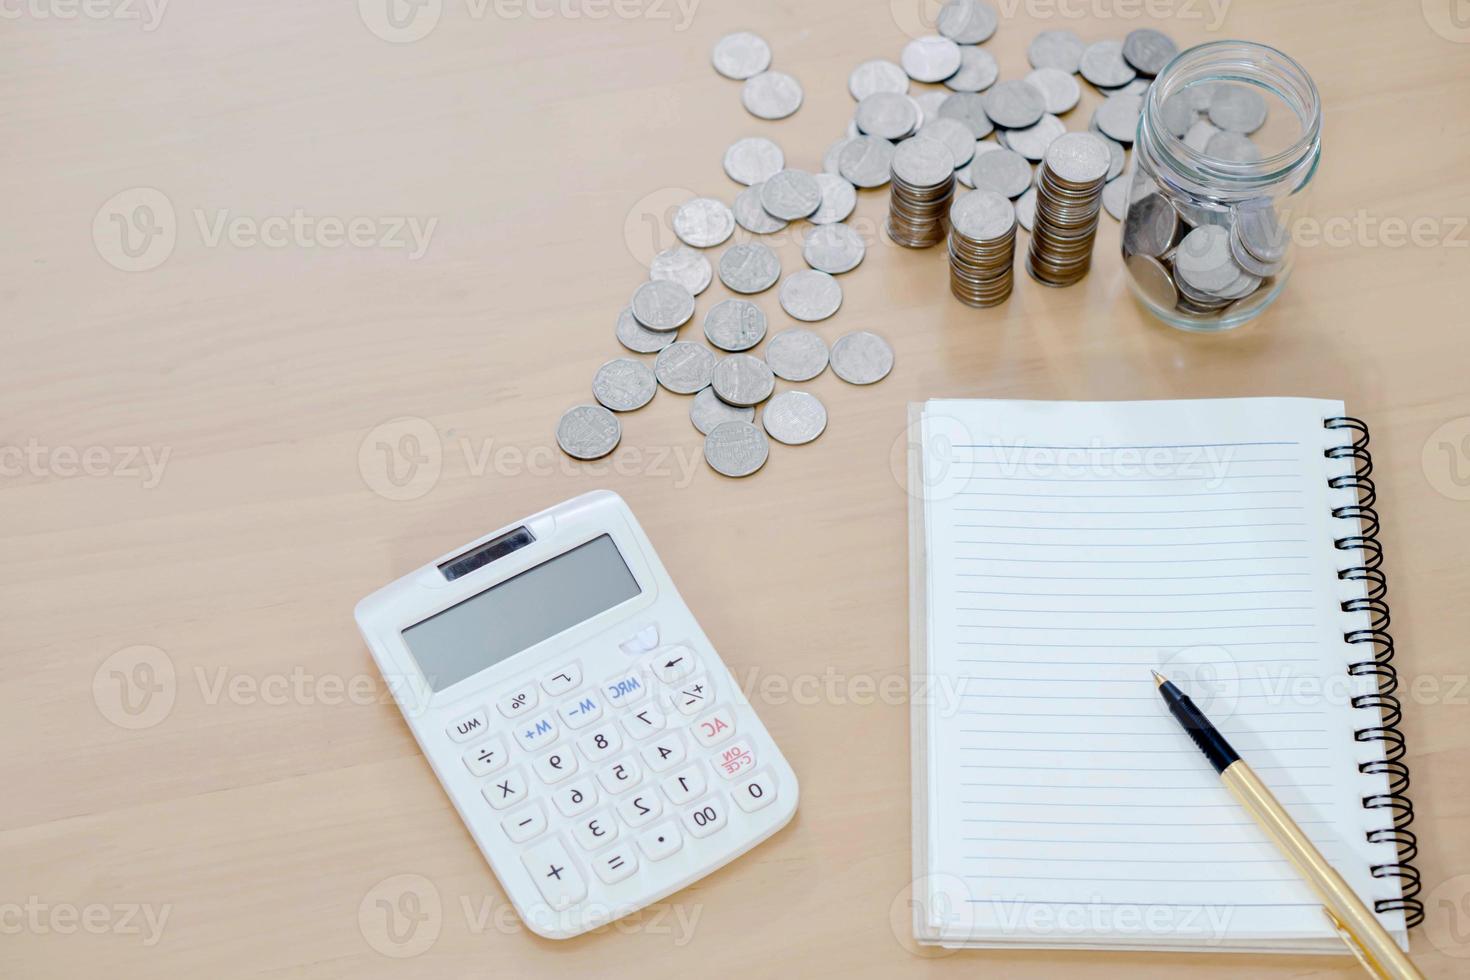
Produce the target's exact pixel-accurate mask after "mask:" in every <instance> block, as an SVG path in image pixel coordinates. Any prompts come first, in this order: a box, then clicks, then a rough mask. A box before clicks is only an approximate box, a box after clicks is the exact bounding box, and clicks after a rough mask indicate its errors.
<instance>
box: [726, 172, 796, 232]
mask: <svg viewBox="0 0 1470 980" xmlns="http://www.w3.org/2000/svg"><path fill="white" fill-rule="evenodd" d="M762 186H763V185H762V184H752V185H751V186H749V187H747V188H746V189H745V190H743V191H741V192H740V193H739V194H736V195H735V207H734V208H733V209H732V210H733V211H734V213H735V222H736V224H738V225H740V227H742V228H744V229H745V230H746V231H750V232H754V233H755V234H757V235H774V234H775V233H776V232H778V231H780V230H781V229H782V228H785V227H786V222H784V221H782V220H781V219H780V218H773V217H771V215H769V214H767V213H766V209H765V208H763V207H761V187H762Z"/></svg>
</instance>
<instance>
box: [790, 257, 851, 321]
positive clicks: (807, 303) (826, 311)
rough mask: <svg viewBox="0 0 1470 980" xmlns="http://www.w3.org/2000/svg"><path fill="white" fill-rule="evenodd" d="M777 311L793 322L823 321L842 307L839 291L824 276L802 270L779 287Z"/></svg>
mask: <svg viewBox="0 0 1470 980" xmlns="http://www.w3.org/2000/svg"><path fill="white" fill-rule="evenodd" d="M780 299H781V309H783V310H785V311H786V312H787V313H789V314H790V315H791V316H792V317H794V318H795V319H797V320H806V321H807V322H813V321H816V320H825V319H827V317H829V316H831V315H832V314H833V313H836V312H837V308H838V307H839V306H841V305H842V287H841V286H839V285H837V280H836V279H833V278H832V277H831V276H829V275H828V274H827V273H825V272H818V271H817V270H815V269H803V270H801V271H800V272H793V273H792V274H791V275H789V276H787V277H786V279H785V281H784V282H782V283H781V292H780Z"/></svg>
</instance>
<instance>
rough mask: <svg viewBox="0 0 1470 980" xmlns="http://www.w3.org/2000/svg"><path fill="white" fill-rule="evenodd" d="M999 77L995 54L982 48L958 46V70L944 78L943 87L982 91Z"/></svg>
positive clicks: (960, 90)
mask: <svg viewBox="0 0 1470 980" xmlns="http://www.w3.org/2000/svg"><path fill="white" fill-rule="evenodd" d="M999 77H1000V66H999V65H997V64H996V63H995V56H994V55H992V54H991V53H990V52H989V51H986V50H985V49H984V48H975V47H968V46H966V47H962V48H960V68H959V71H957V72H955V73H954V74H953V75H951V76H949V77H948V78H946V79H945V80H944V87H945V88H947V89H953V90H954V91H956V92H983V91H985V90H986V89H988V88H990V86H992V85H994V84H995V80H996V79H997V78H999Z"/></svg>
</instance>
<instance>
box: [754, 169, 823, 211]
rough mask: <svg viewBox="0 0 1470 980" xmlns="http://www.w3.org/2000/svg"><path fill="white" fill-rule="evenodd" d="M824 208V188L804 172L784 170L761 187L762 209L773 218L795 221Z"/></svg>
mask: <svg viewBox="0 0 1470 980" xmlns="http://www.w3.org/2000/svg"><path fill="white" fill-rule="evenodd" d="M821 206H822V186H821V185H820V184H818V183H817V180H816V178H815V177H813V176H812V175H811V174H809V173H807V172H806V171H804V170H783V171H781V172H780V173H778V174H776V175H775V176H774V177H772V178H771V179H770V180H768V181H766V182H765V183H764V184H762V185H761V207H763V208H765V209H766V213H767V214H769V215H771V217H773V218H781V219H782V220H785V221H795V220H796V219H797V218H805V217H806V216H807V215H809V214H811V213H812V212H813V211H815V210H817V208H819V207H821Z"/></svg>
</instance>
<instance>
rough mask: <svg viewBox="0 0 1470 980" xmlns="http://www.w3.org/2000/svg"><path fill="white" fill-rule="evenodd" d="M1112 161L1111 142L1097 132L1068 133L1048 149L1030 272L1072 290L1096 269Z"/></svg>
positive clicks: (1038, 195) (1028, 260) (1040, 183)
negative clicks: (1096, 245)
mask: <svg viewBox="0 0 1470 980" xmlns="http://www.w3.org/2000/svg"><path fill="white" fill-rule="evenodd" d="M1109 160H1110V152H1109V150H1108V147H1107V144H1105V143H1104V142H1103V140H1102V138H1101V137H1098V136H1094V135H1093V134H1091V133H1067V134H1066V135H1064V136H1060V137H1058V138H1057V139H1055V140H1053V141H1052V144H1051V146H1049V147H1047V150H1046V158H1045V159H1044V160H1042V162H1041V172H1040V173H1039V174H1038V175H1037V181H1036V220H1035V225H1034V227H1033V228H1032V231H1031V249H1030V252H1029V253H1028V254H1027V256H1026V270H1027V271H1028V272H1030V273H1031V277H1032V278H1033V279H1035V280H1036V281H1037V282H1039V283H1041V284H1042V285H1045V286H1070V285H1072V284H1073V283H1075V282H1078V281H1079V280H1081V279H1082V277H1083V276H1085V275H1087V270H1088V269H1089V268H1090V267H1091V266H1092V243H1093V238H1094V236H1095V235H1096V233H1097V220H1098V215H1099V213H1100V212H1101V211H1102V191H1103V185H1104V184H1105V183H1107V179H1108V163H1109Z"/></svg>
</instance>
